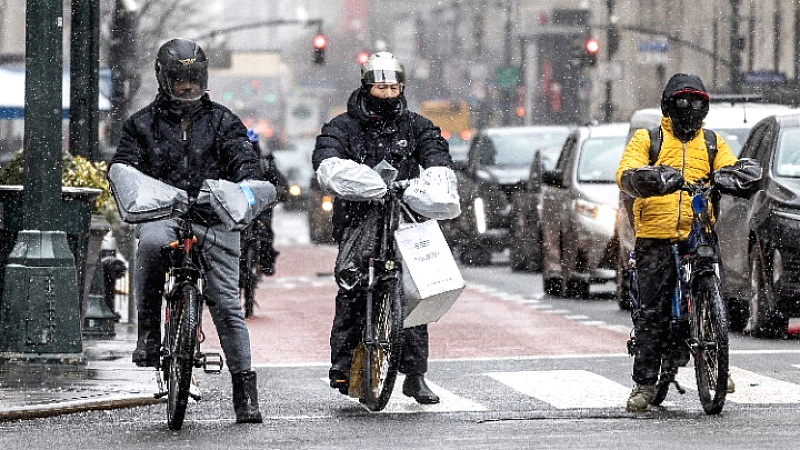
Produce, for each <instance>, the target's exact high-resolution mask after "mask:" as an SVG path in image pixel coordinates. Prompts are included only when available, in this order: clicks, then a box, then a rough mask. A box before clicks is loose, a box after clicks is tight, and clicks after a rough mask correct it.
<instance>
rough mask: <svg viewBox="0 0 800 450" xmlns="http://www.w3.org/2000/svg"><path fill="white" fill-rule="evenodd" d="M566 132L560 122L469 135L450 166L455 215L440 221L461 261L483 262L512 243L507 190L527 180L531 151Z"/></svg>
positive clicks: (516, 188) (512, 190)
mask: <svg viewBox="0 0 800 450" xmlns="http://www.w3.org/2000/svg"><path fill="white" fill-rule="evenodd" d="M569 131H570V128H569V127H566V126H531V127H508V128H487V129H484V130H481V131H480V132H479V133H478V134H477V135H476V136H475V137H474V138H473V139H472V144H471V146H470V149H469V154H468V160H467V162H466V164H464V166H463V167H458V169H457V171H456V175H457V177H458V183H459V186H458V191H459V195H460V196H461V215H460V216H459V217H458V218H456V219H453V220H452V221H443V223H442V230H443V231H444V233H445V236H446V237H447V238H448V241H449V242H450V245H451V246H452V247H453V249H454V250H455V251H456V252H457V253H458V255H459V259H460V260H461V262H463V263H466V264H476V265H486V264H489V263H491V254H492V252H497V251H502V250H504V249H505V248H507V247H509V246H510V245H514V243H513V242H512V238H511V233H510V232H509V230H510V227H511V220H512V217H513V214H512V202H511V198H512V195H513V194H514V193H515V192H517V191H519V189H520V187H521V185H522V183H524V182H525V181H526V180H527V179H528V174H529V171H530V167H531V163H532V162H533V157H534V154H535V153H536V150H537V149H540V148H543V147H551V146H553V145H560V144H561V143H563V142H564V141H565V140H566V138H567V135H568V134H569Z"/></svg>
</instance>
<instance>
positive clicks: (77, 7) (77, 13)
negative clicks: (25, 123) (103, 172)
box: [69, 0, 100, 161]
mask: <svg viewBox="0 0 800 450" xmlns="http://www.w3.org/2000/svg"><path fill="white" fill-rule="evenodd" d="M99 40H100V1H99V0H72V35H71V39H70V57H69V60H70V97H69V98H70V101H69V119H70V120H69V150H70V152H71V153H72V154H73V155H75V156H78V155H80V156H83V157H84V158H86V159H88V160H90V161H96V160H98V159H100V149H99V140H98V134H97V133H98V124H99V108H98V91H99V81H100V75H99V72H100V50H99V48H100V45H99Z"/></svg>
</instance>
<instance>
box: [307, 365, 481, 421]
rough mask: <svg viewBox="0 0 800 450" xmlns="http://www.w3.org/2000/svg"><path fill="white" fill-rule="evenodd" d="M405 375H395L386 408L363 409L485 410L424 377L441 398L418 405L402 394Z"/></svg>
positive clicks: (394, 412)
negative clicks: (433, 403)
mask: <svg viewBox="0 0 800 450" xmlns="http://www.w3.org/2000/svg"><path fill="white" fill-rule="evenodd" d="M320 379H321V380H322V381H323V382H324V383H325V385H326V386H328V385H329V380H328V379H327V378H320ZM405 379H406V378H405V376H403V375H402V374H398V375H397V380H395V382H394V390H393V391H392V397H391V398H390V399H389V403H387V404H386V408H384V409H383V411H369V410H368V409H366V407H364V410H365V411H369V412H372V413H376V414H387V413H388V414H398V413H400V414H412V413H421V412H463V411H486V407H484V406H483V405H481V404H479V403H476V402H473V401H472V400H469V399H466V398H464V397H459V396H458V395H455V394H453V393H452V392H450V391H448V390H445V389H442V388H441V387H439V386H438V385H437V384H436V383H433V382H431V381H430V380H428V379H426V380H425V382H426V384H427V385H428V387H429V388H431V390H432V391H433V392H435V393H436V395H438V396H439V399H440V400H441V401H440V402H439V403H438V404H436V405H420V404H419V403H417V402H416V400H414V399H413V398H411V397H406V396H405V395H403V381H405ZM347 398H349V399H350V400H351V401H353V402H355V403H358V404H359V405H361V404H360V403H359V402H358V399H357V398H352V397H347Z"/></svg>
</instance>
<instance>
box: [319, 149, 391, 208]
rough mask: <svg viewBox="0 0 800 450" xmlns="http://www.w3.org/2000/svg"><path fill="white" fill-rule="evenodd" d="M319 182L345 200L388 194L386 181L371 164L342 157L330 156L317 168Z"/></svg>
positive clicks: (377, 197) (374, 198)
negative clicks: (367, 164)
mask: <svg viewBox="0 0 800 450" xmlns="http://www.w3.org/2000/svg"><path fill="white" fill-rule="evenodd" d="M317 180H318V181H319V184H320V185H321V186H322V187H323V188H325V189H328V190H330V191H331V192H333V193H334V194H336V196H337V197H341V198H343V199H345V200H355V201H368V200H377V199H380V198H382V197H383V196H384V194H386V183H384V181H383V179H382V178H381V176H380V175H379V174H378V173H377V172H375V171H374V170H372V169H371V168H370V167H369V166H366V165H364V164H360V163H357V162H355V161H351V160H349V159H342V158H328V159H326V160H324V161H322V163H320V165H319V168H318V169H317Z"/></svg>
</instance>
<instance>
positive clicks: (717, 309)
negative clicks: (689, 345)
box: [691, 274, 728, 414]
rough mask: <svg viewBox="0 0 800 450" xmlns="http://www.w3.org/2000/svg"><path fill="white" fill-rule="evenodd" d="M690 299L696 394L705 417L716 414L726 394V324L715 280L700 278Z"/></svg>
mask: <svg viewBox="0 0 800 450" xmlns="http://www.w3.org/2000/svg"><path fill="white" fill-rule="evenodd" d="M692 298H693V300H694V301H693V302H692V311H691V318H692V338H693V340H694V341H695V342H696V343H697V346H696V347H695V349H694V367H695V375H696V377H697V392H698V394H699V396H700V403H701V404H702V405H703V410H704V411H705V412H706V414H719V413H720V412H721V411H722V407H723V406H724V405H725V395H726V394H727V390H728V320H727V317H726V308H725V305H724V303H723V301H722V297H721V296H720V293H719V280H718V279H717V277H716V276H715V275H713V274H707V275H702V276H701V278H700V279H698V280H697V282H696V284H695V289H694V292H693V295H692Z"/></svg>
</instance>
